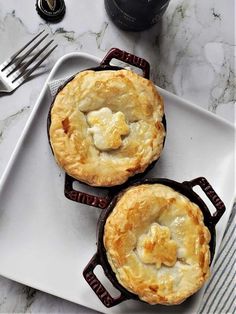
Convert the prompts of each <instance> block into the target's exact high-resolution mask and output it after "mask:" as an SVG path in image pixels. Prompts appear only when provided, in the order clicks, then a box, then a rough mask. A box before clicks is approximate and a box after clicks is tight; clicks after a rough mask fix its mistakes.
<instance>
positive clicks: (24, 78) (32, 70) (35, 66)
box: [12, 45, 58, 85]
mask: <svg viewBox="0 0 236 314" xmlns="http://www.w3.org/2000/svg"><path fill="white" fill-rule="evenodd" d="M57 46H58V45H55V46H53V47H52V49H50V50H49V52H48V53H47V54H46V55H45V56H43V58H42V59H40V60H39V61H38V62H37V63H36V64H35V65H34V66H33V67H32V69H30V70H28V71H27V72H26V73H25V74H23V75H22V77H21V75H20V77H19V76H18V77H16V78H14V80H13V81H12V83H14V82H15V81H16V80H18V82H17V85H20V84H22V83H23V82H24V81H25V80H26V79H27V78H28V77H29V76H30V74H32V73H33V72H34V71H35V70H36V69H37V68H38V67H39V66H40V64H41V63H42V62H43V61H44V60H45V59H46V58H47V57H48V56H49V55H50V54H51V53H52V52H53V50H54V49H56V48H57Z"/></svg>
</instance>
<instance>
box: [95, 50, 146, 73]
mask: <svg viewBox="0 0 236 314" xmlns="http://www.w3.org/2000/svg"><path fill="white" fill-rule="evenodd" d="M112 59H117V60H120V61H123V62H125V63H128V64H130V65H133V66H135V67H137V68H140V69H141V70H142V71H143V77H145V78H146V79H149V78H150V65H149V63H148V62H147V61H146V60H144V59H142V58H140V57H137V56H135V55H133V54H131V53H128V52H126V51H123V50H120V49H118V48H111V49H110V50H109V51H108V53H107V54H106V56H105V57H104V59H103V60H102V62H101V64H100V65H101V66H103V65H110V62H111V60H112Z"/></svg>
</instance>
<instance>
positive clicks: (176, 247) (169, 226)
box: [103, 184, 210, 305]
mask: <svg viewBox="0 0 236 314" xmlns="http://www.w3.org/2000/svg"><path fill="white" fill-rule="evenodd" d="M103 242H104V247H105V250H106V255H107V259H108V262H109V264H110V265H111V268H112V270H113V272H114V274H115V276H116V278H117V280H118V282H119V283H120V284H121V285H122V286H123V287H125V288H126V289H127V290H128V291H130V292H132V293H134V294H136V295H138V297H139V299H141V300H143V301H145V302H147V303H149V304H163V305H174V304H179V303H181V302H183V301H184V300H185V299H186V298H187V297H189V296H190V295H192V294H194V293H195V292H196V291H197V290H199V289H200V288H201V287H202V285H203V284H204V282H205V281H206V280H207V278H208V277H209V264H210V249H209V242H210V232H209V230H208V228H207V227H206V226H205V225H204V222H203V214H202V212H201V210H200V208H199V207H198V206H197V205H196V204H194V203H193V202H191V201H190V200H189V199H188V198H187V197H185V196H184V195H182V194H180V193H179V192H176V191H175V190H173V189H172V188H170V187H168V186H165V185H162V184H143V185H139V186H136V187H131V188H129V189H127V190H126V191H125V192H124V194H122V195H121V196H120V197H119V199H118V201H117V203H116V205H115V207H114V209H113V210H112V212H111V214H110V215H109V216H108V218H107V220H106V223H105V226H104V235H103Z"/></svg>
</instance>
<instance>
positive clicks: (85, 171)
mask: <svg viewBox="0 0 236 314" xmlns="http://www.w3.org/2000/svg"><path fill="white" fill-rule="evenodd" d="M163 116H164V106H163V100H162V98H161V96H160V95H159V94H158V92H157V90H156V88H155V86H154V84H153V83H152V82H151V81H150V80H148V79H145V78H143V77H141V76H140V75H138V74H136V73H134V72H132V71H130V70H125V69H121V70H115V71H114V70H104V71H94V70H85V71H83V72H80V73H79V74H77V75H76V76H75V77H74V78H73V79H72V80H70V81H69V82H68V83H67V84H66V85H65V86H64V87H63V88H62V89H61V90H60V91H59V93H58V94H57V96H56V97H55V100H54V102H53V104H52V108H51V111H50V120H51V121H50V126H49V137H50V144H51V147H52V150H53V153H54V156H55V158H56V160H57V162H58V164H59V165H60V166H61V167H62V168H63V169H64V170H65V172H66V173H67V174H69V175H70V176H71V177H73V178H75V179H77V180H79V181H82V182H85V183H87V184H89V185H92V186H103V187H109V186H114V185H120V184H122V183H124V182H126V181H127V180H128V179H129V178H130V177H132V176H133V175H135V174H137V173H142V172H144V171H145V170H146V169H147V167H148V166H149V165H150V164H152V163H153V162H154V161H156V160H157V159H158V158H159V157H160V154H161V152H162V149H163V143H164V138H165V127H164V125H163Z"/></svg>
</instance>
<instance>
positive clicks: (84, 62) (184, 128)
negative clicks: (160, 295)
mask: <svg viewBox="0 0 236 314" xmlns="http://www.w3.org/2000/svg"><path fill="white" fill-rule="evenodd" d="M99 61H100V60H99V59H97V58H96V57H93V56H90V55H88V54H82V53H72V54H68V55H65V56H64V57H62V58H61V59H60V60H59V61H58V62H57V63H56V65H55V66H54V68H53V70H52V71H51V73H50V75H49V77H48V79H47V81H46V83H45V86H44V88H43V90H42V92H41V94H40V96H39V98H38V101H37V103H36V105H35V107H34V109H33V111H32V113H31V116H30V118H29V120H28V122H27V125H26V127H25V129H24V131H23V133H22V136H21V138H20V140H19V142H18V144H17V146H16V149H15V150H14V153H13V155H12V157H11V159H10V161H9V164H8V166H7V169H6V171H5V172H4V174H3V176H2V178H1V180H0V252H1V259H0V275H3V276H5V277H7V278H10V279H13V280H15V281H18V282H21V283H24V284H26V285H29V286H31V287H34V288H37V289H40V290H43V291H45V292H48V293H50V294H53V295H56V296H59V297H61V298H64V299H67V300H70V301H73V302H75V303H78V304H81V305H84V306H87V307H90V308H93V309H96V310H98V311H101V312H105V313H148V312H150V313H151V312H153V313H154V312H155V313H156V312H161V313H173V312H176V313H196V312H197V309H198V307H199V305H200V301H201V297H202V294H203V290H204V289H201V291H200V292H199V293H197V294H196V295H194V296H193V297H192V298H189V299H188V300H187V301H186V302H184V303H183V304H181V305H179V306H173V307H165V306H149V305H147V304H144V303H141V302H137V301H125V302H124V303H122V304H119V305H117V306H115V307H113V308H111V309H107V308H105V307H104V306H103V305H102V304H101V302H100V300H99V299H98V298H97V296H96V295H95V294H94V292H93V291H92V290H91V288H90V287H89V285H88V284H87V283H86V281H85V280H84V278H83V276H82V272H83V269H84V267H85V266H86V264H87V263H88V261H89V260H90V258H91V257H92V256H93V254H94V253H95V251H96V224H97V219H98V217H99V214H100V210H99V209H95V208H93V207H89V206H86V205H81V204H77V203H75V202H72V201H69V200H68V199H66V198H65V197H64V193H63V189H64V173H63V172H62V171H61V170H60V169H59V168H58V166H57V165H56V163H55V160H54V157H53V156H52V154H51V151H50V147H49V144H48V138H47V130H46V122H47V121H46V120H47V114H48V110H49V106H50V104H51V101H52V98H51V95H50V92H49V89H48V82H50V81H52V80H57V79H61V78H64V77H68V76H69V75H72V74H74V73H76V72H78V71H80V70H82V69H86V68H89V67H93V66H97V65H98V63H99ZM158 90H159V91H160V93H161V94H162V96H163V97H164V101H165V112H166V118H167V139H166V144H165V148H164V151H163V154H162V156H161V158H160V160H159V162H158V163H157V164H156V165H155V167H154V169H153V170H152V171H151V172H149V173H148V177H165V178H169V179H173V180H176V181H179V182H182V181H185V180H191V179H194V178H196V177H199V176H204V177H206V178H207V179H208V180H209V182H210V183H211V184H212V186H213V188H214V189H215V191H216V192H217V193H218V195H219V196H220V197H221V199H222V200H223V201H224V203H225V205H226V208H227V210H226V212H225V214H224V215H223V217H222V218H221V220H220V222H219V223H218V224H217V244H216V254H217V250H218V248H219V245H220V242H221V239H222V236H223V233H224V230H225V227H226V224H227V221H228V218H229V215H230V211H231V208H232V205H233V199H234V192H235V189H234V175H233V166H234V151H233V144H232V143H233V139H234V133H235V130H234V127H233V126H232V125H230V124H229V123H227V122H225V121H224V120H222V119H220V118H218V117H216V116H214V115H213V114H211V113H209V112H206V111H204V110H203V109H200V108H199V107H197V106H195V105H193V104H191V103H189V102H187V101H184V100H182V99H181V98H179V97H177V96H175V95H173V94H171V93H169V92H167V91H165V90H162V89H160V88H158ZM203 198H204V200H205V199H206V197H205V196H203ZM206 203H207V201H206ZM209 207H210V208H211V209H212V206H211V204H209ZM212 211H214V209H212ZM100 277H101V278H100V279H101V280H102V281H103V280H104V275H103V274H102V273H101V274H100Z"/></svg>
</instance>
